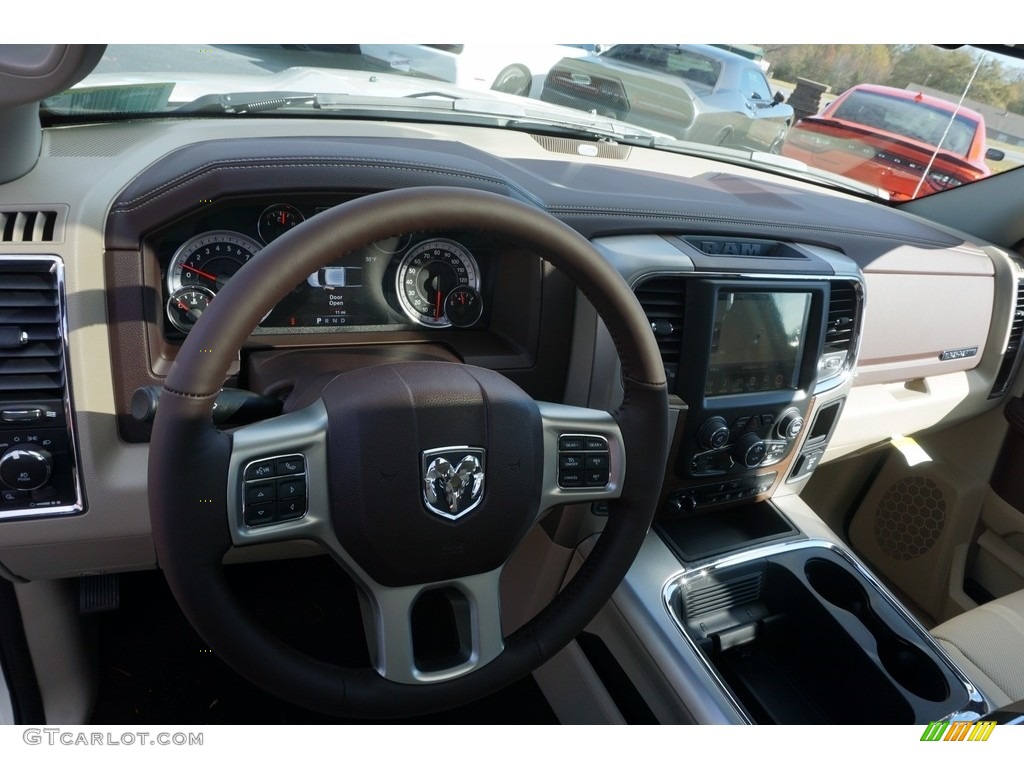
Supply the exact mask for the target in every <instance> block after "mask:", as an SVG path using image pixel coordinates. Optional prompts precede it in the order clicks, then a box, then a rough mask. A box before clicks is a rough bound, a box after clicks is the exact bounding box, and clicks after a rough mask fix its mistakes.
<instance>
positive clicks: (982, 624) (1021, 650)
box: [932, 590, 1024, 707]
mask: <svg viewBox="0 0 1024 768" xmlns="http://www.w3.org/2000/svg"><path fill="white" fill-rule="evenodd" d="M932 635H933V636H934V637H935V638H936V639H937V640H938V641H939V642H940V643H941V644H942V646H943V647H944V648H945V649H946V651H947V652H948V653H949V655H950V656H952V658H953V660H954V661H955V662H957V663H958V664H959V665H960V667H961V669H963V671H964V672H966V673H967V676H968V677H969V678H971V680H973V681H974V683H975V684H976V685H977V686H978V687H979V688H980V689H981V690H982V692H983V693H985V695H987V696H988V697H989V699H990V700H991V701H992V703H993V704H994V705H995V706H996V707H1005V706H1006V705H1008V704H1011V703H1013V702H1016V701H1022V700H1024V590H1021V591H1020V592H1014V593H1012V594H1009V595H1006V596H1005V597H1000V598H999V599H997V600H993V601H991V602H989V603H985V604H984V605H979V606H978V607H977V608H974V609H972V610H970V611H967V612H966V613H962V614H960V615H959V616H956V617H954V618H952V619H950V620H949V621H947V622H945V623H943V624H940V625H939V626H937V627H935V629H933V630H932Z"/></svg>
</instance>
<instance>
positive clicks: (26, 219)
mask: <svg viewBox="0 0 1024 768" xmlns="http://www.w3.org/2000/svg"><path fill="white" fill-rule="evenodd" d="M56 224H57V211H55V210H49V211H27V210H26V211H0V242H4V243H49V242H53V240H54V231H55V229H56Z"/></svg>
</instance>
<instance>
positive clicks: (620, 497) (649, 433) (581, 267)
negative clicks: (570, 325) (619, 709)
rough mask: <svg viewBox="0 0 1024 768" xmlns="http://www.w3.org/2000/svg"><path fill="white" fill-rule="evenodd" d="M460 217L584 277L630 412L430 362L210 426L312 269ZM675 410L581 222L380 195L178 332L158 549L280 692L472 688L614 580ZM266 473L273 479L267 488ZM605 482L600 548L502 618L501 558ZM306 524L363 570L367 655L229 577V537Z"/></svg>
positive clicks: (555, 646)
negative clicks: (318, 640)
mask: <svg viewBox="0 0 1024 768" xmlns="http://www.w3.org/2000/svg"><path fill="white" fill-rule="evenodd" d="M446 229H447V230H450V229H463V230H467V229H468V230H477V231H484V232H495V233H502V234H505V235H508V236H511V237H513V238H517V239H518V240H519V241H520V242H523V243H526V244H528V245H529V246H530V247H531V248H532V249H533V250H534V251H535V252H537V253H539V254H540V255H541V256H542V257H543V258H545V259H546V260H548V261H549V262H550V263H552V264H553V265H555V266H556V267H557V268H559V269H560V270H562V271H563V272H565V273H566V274H567V275H568V276H569V277H570V278H571V279H572V280H573V281H575V283H576V284H577V286H578V287H579V288H580V289H581V290H582V292H583V293H584V294H585V295H586V297H587V298H588V299H589V301H590V302H591V303H592V304H593V306H594V308H595V309H596V310H597V313H598V315H599V316H600V317H601V319H602V320H603V321H604V323H605V325H606V326H607V328H608V330H609V332H610V334H611V337H612V339H613V340H614V343H615V346H616V348H617V351H618V355H619V359H620V361H621V366H622V384H623V388H624V393H625V396H624V399H623V402H622V405H621V406H620V407H619V408H618V409H617V410H616V411H615V412H614V413H609V412H607V411H602V410H594V409H588V408H579V407H571V406H566V405H561V404H554V403H543V402H537V401H534V400H533V399H532V398H530V397H529V396H528V395H527V394H526V393H525V392H523V391H522V390H521V389H520V388H519V387H518V386H516V385H515V384H514V383H512V382H511V381H509V380H508V379H506V378H505V377H504V376H501V375H500V374H498V373H495V372H494V371H490V370H487V369H483V368H477V367H473V366H469V365H460V364H456V363H448V362H441V361H437V362H429V361H428V362H402V363H394V364H384V365H377V366H373V367H368V368H361V369H358V370H354V371H350V372H346V373H342V374H339V375H338V376H337V377H336V378H334V379H333V380H332V381H331V382H330V383H329V384H328V385H327V386H326V387H324V389H323V391H322V393H321V396H320V398H319V399H318V400H317V401H316V402H314V403H313V404H312V405H309V406H307V407H305V408H302V409H301V410H296V411H293V412H291V413H287V414H285V415H282V416H278V417H275V418H272V419H268V420H266V421H262V422H259V423H256V424H252V425H249V426H246V427H242V428H239V429H236V430H232V431H221V430H218V429H217V428H216V427H215V426H214V425H213V422H212V418H211V414H212V409H213V406H214V401H215V398H216V395H217V393H218V391H219V390H220V388H221V387H222V386H223V383H224V380H225V376H226V373H227V370H228V368H229V365H230V364H231V362H232V361H233V360H234V359H236V357H237V354H238V350H239V349H240V348H241V347H242V345H243V343H244V342H245V341H246V339H247V338H248V337H249V335H250V333H251V332H252V331H253V329H254V328H255V327H256V326H257V324H258V323H259V322H260V320H261V319H262V318H263V316H264V315H265V314H266V313H267V312H268V311H269V309H270V308H271V307H273V306H274V305H275V304H276V303H277V302H278V301H279V300H280V299H281V298H283V297H284V296H285V295H286V294H287V293H288V292H289V291H291V289H292V288H293V287H294V286H295V285H298V284H299V283H301V282H302V281H303V280H305V279H306V278H307V277H308V276H309V275H310V274H312V273H314V272H316V271H317V270H318V269H319V268H320V267H322V266H325V265H326V264H328V263H329V262H331V261H333V260H335V259H337V258H338V257H339V256H340V255H341V254H344V253H348V252H350V251H352V250H355V249H356V248H359V247H362V246H365V245H367V244H369V243H372V242H375V241H378V240H383V239H385V238H388V237H393V236H395V235H398V234H403V233H407V232H421V231H422V232H426V231H436V230H446ZM667 409H668V405H667V393H666V385H665V374H664V368H663V366H662V362H661V358H660V355H659V352H658V347H657V344H656V342H655V340H654V337H653V334H652V333H651V329H650V324H649V322H648V321H647V319H646V318H645V316H644V314H643V311H642V310H641V308H640V306H639V304H638V303H637V301H636V299H635V297H634V296H633V293H632V292H631V291H630V289H629V287H628V286H627V285H626V283H625V281H623V279H622V278H621V276H620V275H619V274H618V273H617V272H616V271H615V270H614V269H613V268H612V267H611V266H610V265H609V264H608V263H607V262H606V261H605V260H604V258H603V257H601V256H600V255H599V254H598V253H597V252H596V251H595V250H594V248H593V247H592V246H591V245H590V243H589V242H587V240H586V239H585V238H583V237H582V236H580V235H579V234H578V233H577V232H575V231H574V230H572V229H571V228H570V227H568V226H566V225H565V224H563V223H562V222H560V221H558V220H557V219H555V218H553V217H552V216H550V215H548V214H547V213H546V212H543V211H541V210H539V209H537V208H534V207H532V206H529V205H526V204H524V203H520V202H517V201H514V200H511V199H509V198H506V197H502V196H499V195H496V194H492V193H489V192H481V191H474V190H465V189H458V188H443V187H430V188H418V189H404V190H395V191H390V192H382V193H379V194H373V195H368V196H366V197H362V198H359V199H357V200H354V201H351V202H348V203H345V204H343V205H340V206H337V207H335V208H331V209H330V210H328V211H325V212H323V213H320V214H318V215H317V216H316V217H315V218H312V219H310V220H309V221H307V222H305V223H304V224H303V225H302V226H300V227H297V228H295V229H293V230H291V231H290V232H288V233H287V234H285V235H283V236H282V237H280V238H279V239H277V240H275V241H274V242H273V243H271V244H270V245H269V246H267V247H266V248H265V249H263V250H262V251H261V252H260V253H258V254H257V255H256V256H254V257H253V258H252V259H251V260H250V261H249V262H248V263H247V264H246V265H245V266H244V267H242V269H240V270H239V271H238V272H237V273H236V274H235V275H234V276H233V277H232V279H231V281H230V282H228V283H227V284H226V285H225V286H224V288H223V289H222V290H221V291H220V292H219V293H218V295H217V300H216V301H214V302H212V303H211V304H210V307H209V309H208V310H207V311H206V312H204V313H203V316H202V318H201V319H200V320H199V321H198V322H197V323H196V325H195V327H194V328H193V329H192V331H191V332H190V333H189V335H188V337H187V338H186V340H185V342H184V343H183V345H182V347H181V350H180V351H179V353H178V356H177V359H176V360H175V363H174V365H173V367H172V368H171V370H170V372H169V373H168V376H167V378H166V381H165V383H164V389H163V391H162V393H161V396H160V405H159V409H158V411H157V415H156V418H155V421H154V426H153V433H152V438H151V443H150V454H149V489H150V490H149V506H150V515H151V519H152V526H153V537H154V542H155V545H156V551H157V556H158V559H159V564H160V567H161V568H162V569H163V571H164V574H165V576H166V579H167V582H168V584H169V585H170V588H171V590H172V592H173V594H174V596H175V598H176V599H177V601H178V603H179V605H180V606H181V608H182V610H183V611H184V613H185V615H186V617H187V618H188V619H189V621H190V622H191V623H192V625H193V626H194V627H195V629H196V630H197V631H198V632H199V634H200V635H201V636H202V638H203V639H204V640H205V642H207V643H208V644H209V646H210V648H211V649H213V650H214V651H215V652H216V653H217V654H218V655H219V656H220V657H221V658H222V659H224V660H225V661H226V662H227V663H228V664H229V665H230V666H232V667H234V668H235V670H236V671H237V672H239V673H240V674H241V675H242V676H243V677H246V678H248V679H249V680H251V681H253V682H254V683H256V684H258V685H260V686H262V687H263V688H265V689H267V690H268V691H270V692H272V693H274V694H276V695H278V696H280V697H282V698H284V699H287V700H289V701H292V702H294V703H297V704H299V705H302V706H305V707H307V708H310V709H315V710H319V711H322V712H326V713H329V714H334V715H339V716H359V717H399V716H410V715H415V714H421V713H425V712H430V711H436V710H441V709H445V708H448V707H453V706H457V705H459V704H463V703H466V702H469V701H472V700H473V699H475V698H478V697H481V696H483V695H485V694H488V693H491V692H493V691H496V690H498V689H499V688H501V687H504V686H505V685H507V684H509V683H512V682H514V681H515V680H517V679H518V678H520V677H522V676H523V675H524V674H526V673H528V672H529V671H531V670H532V669H534V668H535V667H537V666H539V665H540V664H541V663H543V662H544V661H546V660H547V659H549V658H551V657H552V656H553V655H554V654H555V653H556V652H557V651H558V650H560V649H561V648H562V647H564V646H565V645H566V644H567V643H568V642H569V641H570V640H571V639H572V638H573V637H574V636H575V635H577V634H578V633H579V632H580V631H581V630H582V629H583V628H584V626H585V625H586V624H587V623H588V622H589V621H590V619H592V618H593V617H594V616H595V615H596V614H597V612H598V611H599V610H600V608H601V607H602V606H603V605H604V604H605V603H606V601H607V600H608V599H609V598H610V597H611V595H612V593H613V591H614V590H615V588H616V586H617V585H618V584H619V582H620V581H621V579H622V577H623V576H624V575H625V573H626V571H627V569H628V568H629V566H630V564H631V563H632V562H633V559H634V558H635V556H636V554H637V552H638V551H639V548H640V546H641V543H642V541H643V539H644V536H645V535H646V534H647V531H648V528H649V527H650V524H651V520H652V517H653V514H654V509H655V505H656V502H657V498H658V494H659V492H660V488H661V476H662V473H663V470H664V466H665V461H666V456H667V451H668V434H667V432H668V418H667ZM584 451H586V453H584ZM579 456H596V457H600V458H598V459H597V460H596V461H594V462H587V464H588V465H590V464H596V465H598V466H599V467H600V466H605V467H606V468H607V470H606V472H607V474H606V476H605V475H602V474H601V473H600V470H599V471H598V474H597V475H591V474H589V473H582V474H585V477H584V476H581V473H580V472H578V471H577V472H576V473H575V474H574V473H573V471H572V469H573V467H574V466H575V465H576V464H577V463H578V461H579ZM574 457H575V458H574ZM560 466H561V467H562V469H561V470H560ZM182 478H187V481H183V480H182ZM261 491H262V493H261ZM268 493H269V494H270V495H272V496H274V497H275V498H276V500H275V501H271V502H267V501H265V499H266V494H268ZM598 500H601V501H607V502H608V507H609V513H608V518H607V523H606V525H605V527H604V529H603V531H602V533H601V534H600V537H599V539H598V541H597V543H596V544H595V546H594V548H593V550H592V552H591V554H590V555H589V556H588V557H587V559H586V561H585V562H584V563H583V565H582V567H581V568H580V569H579V571H578V572H577V573H576V575H575V576H574V577H573V579H572V581H571V582H570V583H569V584H568V585H566V586H565V587H564V588H563V589H562V590H561V591H560V592H559V594H558V595H557V596H556V597H555V598H554V599H553V600H552V602H551V603H550V604H549V605H548V606H546V607H545V608H544V609H543V610H541V611H540V613H539V614H537V615H536V616H535V617H534V618H532V619H531V620H530V621H528V622H527V623H526V624H525V625H523V626H522V627H520V628H519V629H517V630H515V631H514V632H512V633H511V634H508V635H507V636H506V635H505V633H504V632H503V631H502V622H501V613H500V601H499V577H500V575H501V572H502V568H503V566H504V564H505V563H506V562H507V561H508V559H509V557H510V555H511V554H512V552H513V550H514V549H515V548H516V545H517V544H518V543H519V542H520V541H521V540H522V538H523V537H524V536H525V535H526V533H527V531H528V530H529V529H530V528H531V527H532V526H533V525H534V524H535V523H536V522H537V521H538V520H539V519H540V518H541V516H542V515H543V514H544V513H545V512H546V511H547V510H549V509H551V508H553V507H556V506H558V505H561V504H568V503H580V502H592V501H598ZM299 539H303V540H310V539H311V540H315V541H317V542H319V543H320V545H321V546H322V547H323V548H324V549H325V550H326V551H327V552H328V553H330V554H331V555H332V556H333V558H334V559H335V560H336V561H337V562H338V563H339V564H340V565H341V567H343V568H344V569H345V570H346V571H347V572H348V573H349V574H350V575H351V577H352V578H353V579H354V581H355V582H356V584H357V586H358V587H359V589H360V592H361V597H362V598H363V599H362V600H361V604H362V606H363V625H364V631H365V633H366V638H367V643H368V647H369V649H370V656H371V663H372V667H371V668H365V669H345V668H340V667H337V666H333V665H331V664H328V663H325V662H322V661H319V660H315V659H312V658H310V657H308V656H306V655H304V654H302V653H301V652H299V651H297V650H295V649H294V648H291V647H289V646H287V645H285V644H284V643H282V642H281V641H280V640H278V639H277V638H276V637H274V636H273V635H272V634H270V633H269V632H268V631H267V630H265V629H264V628H263V627H262V626H261V625H260V624H258V623H257V622H256V621H254V620H253V619H252V618H251V617H250V616H249V615H248V613H247V612H246V611H245V610H244V609H243V608H242V607H241V604H240V602H239V601H238V600H237V598H236V597H235V596H234V595H233V594H232V592H231V590H230V589H229V587H228V584H227V581H226V579H225V574H224V569H223V564H222V561H223V557H224V554H225V552H227V551H228V550H229V549H230V548H231V547H232V546H234V547H245V546H249V545H254V544H264V543H268V542H281V541H288V540H299ZM425 595H431V596H433V597H434V598H436V597H438V596H440V597H441V598H442V599H445V600H447V601H448V603H449V605H450V611H451V615H452V617H453V623H454V626H455V628H456V637H457V642H455V643H453V644H452V646H453V647H452V648H450V649H448V651H449V652H448V653H446V654H442V655H441V657H440V658H439V657H437V656H436V655H433V654H430V653H426V652H424V651H423V648H422V647H421V644H420V640H419V633H418V631H417V630H416V628H415V626H414V616H415V613H416V608H417V606H418V605H419V604H420V600H422V599H423V598H424V596H425Z"/></svg>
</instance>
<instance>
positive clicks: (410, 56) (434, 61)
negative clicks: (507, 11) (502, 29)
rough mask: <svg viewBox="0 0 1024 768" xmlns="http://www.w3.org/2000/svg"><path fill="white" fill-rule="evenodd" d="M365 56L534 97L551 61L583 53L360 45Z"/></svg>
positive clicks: (537, 47) (560, 48) (563, 48)
mask: <svg viewBox="0 0 1024 768" xmlns="http://www.w3.org/2000/svg"><path fill="white" fill-rule="evenodd" d="M359 47H360V50H361V51H362V53H363V55H364V56H365V57H367V58H368V59H370V60H374V61H377V62H380V63H381V64H383V65H384V66H386V67H388V68H389V69H390V70H391V71H396V72H404V73H410V74H418V75H423V76H426V77H431V78H434V79H437V80H443V81H445V82H448V83H454V84H456V85H458V86H461V87H463V88H473V89H477V90H494V91H501V92H502V93H511V94H514V95H516V96H537V95H538V94H539V93H540V89H541V86H542V84H543V83H544V78H545V77H546V76H547V73H548V70H549V69H551V67H552V65H553V64H555V63H556V62H558V61H561V60H562V59H563V58H565V57H572V56H580V55H583V53H584V51H582V50H580V49H578V48H576V47H574V46H569V45H549V44H543V43H541V44H532V45H527V44H518V45H516V44H500V43H491V44H487V45H482V44H480V43H467V44H458V45H413V44H399V43H394V44H376V43H374V44H362V45H360V46H359Z"/></svg>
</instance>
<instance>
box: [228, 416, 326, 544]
mask: <svg viewBox="0 0 1024 768" xmlns="http://www.w3.org/2000/svg"><path fill="white" fill-rule="evenodd" d="M326 430H327V409H326V408H325V407H324V404H323V401H321V400H317V401H316V402H315V403H313V404H312V405H309V406H307V407H305V408H303V409H302V410H299V411H295V412H293V413H288V414H285V415H283V416H277V417H275V418H272V419H268V420H266V421H261V422H259V423H257V424H252V425H249V426H247V427H242V428H240V429H238V430H235V431H234V432H233V433H232V444H231V458H230V461H229V466H228V481H227V482H228V485H227V514H228V527H229V530H230V532H231V540H232V543H233V544H234V545H235V546H246V545H251V544H263V543H269V542H275V541H289V540H294V539H315V540H318V541H321V542H322V541H325V540H328V539H329V538H330V536H331V534H330V531H331V527H330V504H329V501H328V489H327V432H326Z"/></svg>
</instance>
